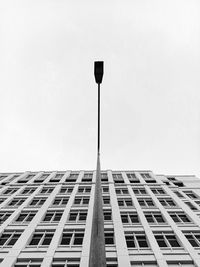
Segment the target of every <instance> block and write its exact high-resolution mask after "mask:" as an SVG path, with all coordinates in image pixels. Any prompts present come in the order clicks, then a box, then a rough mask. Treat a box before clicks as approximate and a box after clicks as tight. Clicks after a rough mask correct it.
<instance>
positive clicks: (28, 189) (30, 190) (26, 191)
mask: <svg viewBox="0 0 200 267" xmlns="http://www.w3.org/2000/svg"><path fill="white" fill-rule="evenodd" d="M36 188H37V187H26V188H25V189H24V190H23V192H22V195H31V194H32V193H33V192H34V191H35V190H36Z"/></svg>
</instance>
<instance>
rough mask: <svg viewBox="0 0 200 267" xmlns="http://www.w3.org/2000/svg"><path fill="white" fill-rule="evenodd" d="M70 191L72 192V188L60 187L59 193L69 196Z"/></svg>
mask: <svg viewBox="0 0 200 267" xmlns="http://www.w3.org/2000/svg"><path fill="white" fill-rule="evenodd" d="M72 191H73V187H67V186H62V187H61V189H60V192H59V193H60V194H70V193H71V192H72Z"/></svg>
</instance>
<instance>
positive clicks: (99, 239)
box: [89, 61, 106, 267]
mask: <svg viewBox="0 0 200 267" xmlns="http://www.w3.org/2000/svg"><path fill="white" fill-rule="evenodd" d="M94 76H95V81H96V83H97V84H98V140H97V168H96V183H95V193H94V194H95V196H94V207H93V219H92V231H91V243H90V255H89V267H106V252H105V238H104V218H103V204H102V189H101V166H100V84H101V83H102V78H103V61H95V62H94Z"/></svg>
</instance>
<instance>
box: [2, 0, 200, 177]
mask: <svg viewBox="0 0 200 267" xmlns="http://www.w3.org/2000/svg"><path fill="white" fill-rule="evenodd" d="M0 5H1V8H0V101H1V104H0V126H1V130H0V172H9V171H26V170H30V171H39V170H80V169H95V168H96V139H97V137H96V136H97V120H96V118H97V86H96V84H95V82H94V77H93V62H94V61H95V60H103V61H104V62H105V74H104V79H103V84H102V86H101V92H102V94H101V97H102V140H101V142H102V146H101V150H102V153H101V165H102V169H118V170H120V169H131V170H134V169H149V170H152V171H154V172H155V173H157V174H196V175H198V176H200V74H199V73H200V16H199V14H200V2H199V0H196V1H195V0H167V1H164V0H130V1H128V0H121V1H117V0H109V1H108V0H101V1H100V0H98V1H97V0H84V1H81V0H79V1H78V0H71V1H69V0H24V1H22V0H19V1H10V0H2V1H1V4H0Z"/></svg>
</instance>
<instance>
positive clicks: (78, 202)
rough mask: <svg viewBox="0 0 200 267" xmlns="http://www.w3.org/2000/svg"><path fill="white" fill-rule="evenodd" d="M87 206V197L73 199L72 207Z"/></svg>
mask: <svg viewBox="0 0 200 267" xmlns="http://www.w3.org/2000/svg"><path fill="white" fill-rule="evenodd" d="M88 204H89V197H75V199H74V205H79V206H81V205H88Z"/></svg>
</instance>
